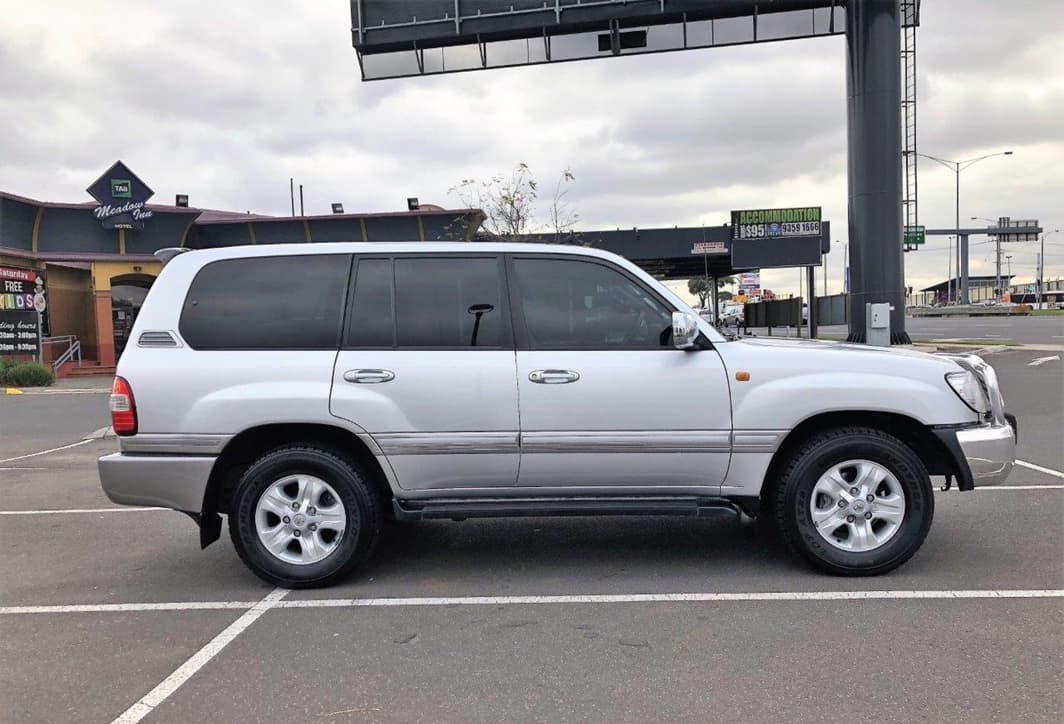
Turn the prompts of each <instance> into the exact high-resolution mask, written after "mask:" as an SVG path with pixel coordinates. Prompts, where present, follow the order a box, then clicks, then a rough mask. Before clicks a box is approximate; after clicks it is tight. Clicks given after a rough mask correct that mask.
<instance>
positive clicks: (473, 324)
mask: <svg viewBox="0 0 1064 724" xmlns="http://www.w3.org/2000/svg"><path fill="white" fill-rule="evenodd" d="M500 287H501V284H500V277H499V262H498V260H497V259H494V258H487V259H485V258H475V257H469V258H432V259H430V258H412V259H404V258H402V257H399V258H396V260H395V311H396V333H397V335H398V340H397V341H398V346H399V347H500V346H502V345H503V342H504V337H505V330H506V327H505V326H504V325H505V324H506V319H505V318H504V316H503V312H504V309H503V305H502V303H501V298H502V294H501V290H500Z"/></svg>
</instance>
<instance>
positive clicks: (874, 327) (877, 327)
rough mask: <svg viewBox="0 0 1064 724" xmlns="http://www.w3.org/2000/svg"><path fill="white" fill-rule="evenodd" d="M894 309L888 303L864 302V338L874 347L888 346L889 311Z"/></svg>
mask: <svg viewBox="0 0 1064 724" xmlns="http://www.w3.org/2000/svg"><path fill="white" fill-rule="evenodd" d="M892 311H894V307H892V306H891V305H890V304H889V303H887V302H883V303H882V304H865V324H866V325H867V328H866V329H865V339H866V340H867V342H868V344H870V345H873V346H875V347H889V346H890V313H891V312H892Z"/></svg>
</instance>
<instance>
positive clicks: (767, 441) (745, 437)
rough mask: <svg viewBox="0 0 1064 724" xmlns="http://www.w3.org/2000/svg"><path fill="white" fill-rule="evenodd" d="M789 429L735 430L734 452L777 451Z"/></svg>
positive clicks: (733, 437) (733, 434)
mask: <svg viewBox="0 0 1064 724" xmlns="http://www.w3.org/2000/svg"><path fill="white" fill-rule="evenodd" d="M787 432H788V431H787V430H735V431H734V432H733V433H732V452H736V453H764V452H769V453H770V452H776V448H778V447H779V445H780V443H781V442H783V438H785V437H786V436H787Z"/></svg>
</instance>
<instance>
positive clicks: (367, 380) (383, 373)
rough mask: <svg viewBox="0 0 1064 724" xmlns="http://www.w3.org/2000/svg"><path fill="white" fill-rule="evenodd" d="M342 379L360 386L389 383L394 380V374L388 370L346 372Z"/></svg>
mask: <svg viewBox="0 0 1064 724" xmlns="http://www.w3.org/2000/svg"><path fill="white" fill-rule="evenodd" d="M344 379H345V380H347V381H348V382H355V383H357V384H362V385H371V384H376V383H380V382H391V381H392V380H394V379H395V373H394V372H392V371H390V370H348V371H347V372H344Z"/></svg>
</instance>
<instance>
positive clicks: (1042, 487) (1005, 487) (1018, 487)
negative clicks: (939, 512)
mask: <svg viewBox="0 0 1064 724" xmlns="http://www.w3.org/2000/svg"><path fill="white" fill-rule="evenodd" d="M935 490H937V491H938V492H940V493H950V492H953V491H954V490H960V488H950V489H949V490H943V489H942V488H935ZM976 490H981V491H987V490H990V491H993V490H1001V491H1009V490H1064V485H994V486H991V487H989V488H976Z"/></svg>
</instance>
